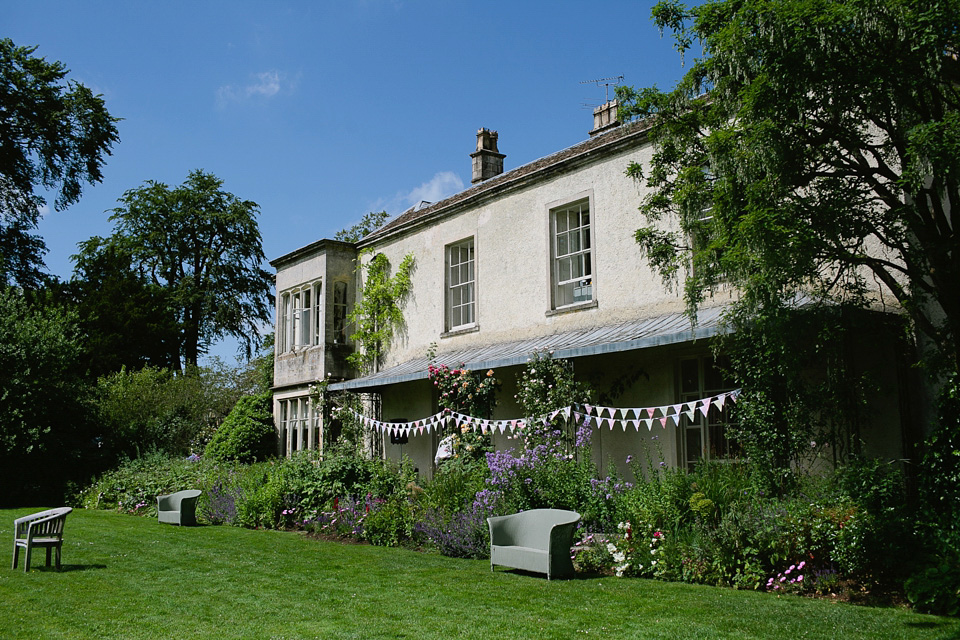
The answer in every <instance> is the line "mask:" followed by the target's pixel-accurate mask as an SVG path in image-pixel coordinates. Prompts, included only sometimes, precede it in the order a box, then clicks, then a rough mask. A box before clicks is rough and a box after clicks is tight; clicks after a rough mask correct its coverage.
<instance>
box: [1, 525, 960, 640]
mask: <svg viewBox="0 0 960 640" xmlns="http://www.w3.org/2000/svg"><path fill="white" fill-rule="evenodd" d="M36 510H39V509H34V510H24V509H17V510H5V511H0V538H2V539H5V540H8V541H9V540H10V538H11V537H12V523H13V520H14V518H17V517H19V516H21V515H26V514H27V513H31V512H32V511H36ZM8 552H10V553H12V544H11V545H10V547H9V548H8ZM6 558H7V560H6V562H7V565H6V568H0V638H50V639H54V638H277V639H281V638H364V639H368V638H418V639H419V638H427V639H428V638H491V637H496V638H564V639H568V638H575V637H583V636H593V637H605V638H771V637H781V638H800V637H810V638H841V637H842V638H844V639H847V638H960V620H957V619H949V618H938V617H936V616H927V615H920V614H916V613H912V612H910V611H907V610H903V609H881V608H871V607H858V606H853V605H847V604H842V603H836V602H829V601H821V600H812V599H806V598H799V597H792V596H785V597H779V598H778V597H776V596H775V595H772V594H766V593H754V592H743V591H733V590H730V589H717V588H710V587H702V586H695V585H687V584H674V583H665V582H657V581H652V580H637V579H616V578H608V577H602V578H597V577H591V578H581V579H573V580H553V581H550V582H547V581H546V580H545V579H543V578H542V577H539V576H533V575H528V574H523V573H520V572H514V571H509V570H504V569H501V568H498V569H497V571H496V572H494V573H491V572H490V566H489V563H488V562H487V561H483V560H457V559H451V558H446V557H443V556H440V555H437V554H433V553H419V552H416V551H408V550H401V549H387V548H381V547H371V546H366V545H345V544H339V543H334V542H324V541H317V540H312V539H308V538H306V537H304V536H302V535H298V534H293V533H285V532H277V531H251V530H246V529H238V528H233V527H211V526H207V527H196V528H179V527H173V526H167V525H160V524H158V523H157V522H156V521H155V520H153V519H149V518H138V517H134V516H127V515H121V514H117V513H112V512H105V511H85V510H74V512H73V513H72V514H71V515H70V516H69V517H68V518H67V526H66V535H65V537H64V547H63V565H64V566H63V571H62V572H60V573H56V572H55V571H54V570H52V569H51V570H47V569H46V568H45V567H44V566H43V564H44V554H43V553H42V552H41V553H39V554H37V555H35V557H34V564H33V568H32V569H31V571H30V572H29V573H27V574H24V573H23V570H22V565H21V567H20V568H19V569H18V570H17V571H12V570H11V569H10V568H9V567H10V564H9V563H10V561H11V556H10V555H8V556H6ZM21 558H22V556H21Z"/></svg>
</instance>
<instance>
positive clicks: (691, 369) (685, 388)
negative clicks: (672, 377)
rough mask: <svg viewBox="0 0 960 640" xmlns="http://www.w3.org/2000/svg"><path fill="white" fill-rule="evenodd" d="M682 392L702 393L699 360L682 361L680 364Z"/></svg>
mask: <svg viewBox="0 0 960 640" xmlns="http://www.w3.org/2000/svg"><path fill="white" fill-rule="evenodd" d="M680 392H681V393H692V394H694V395H698V394H699V393H700V373H699V367H698V366H697V360H682V361H681V362H680Z"/></svg>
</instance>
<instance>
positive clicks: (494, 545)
mask: <svg viewBox="0 0 960 640" xmlns="http://www.w3.org/2000/svg"><path fill="white" fill-rule="evenodd" d="M579 521H580V514H579V513H577V512H576V511H564V510H563V509H531V510H529V511H521V512H520V513H513V514H510V515H508V516H497V517H493V518H487V523H488V524H489V525H490V570H491V571H493V568H494V565H500V566H503V567H512V568H514V569H523V570H525V571H535V572H537V573H545V574H547V580H549V579H550V578H554V577H558V576H564V575H570V574H572V573H573V561H572V560H571V559H570V547H572V546H573V532H574V529H575V528H576V526H577V523H578V522H579Z"/></svg>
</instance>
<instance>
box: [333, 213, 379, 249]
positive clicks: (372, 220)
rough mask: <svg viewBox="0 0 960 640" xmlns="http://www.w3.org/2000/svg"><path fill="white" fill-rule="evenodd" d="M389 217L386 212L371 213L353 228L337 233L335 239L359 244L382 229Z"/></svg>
mask: <svg viewBox="0 0 960 640" xmlns="http://www.w3.org/2000/svg"><path fill="white" fill-rule="evenodd" d="M389 217H390V216H389V215H387V212H386V211H376V212H374V211H371V212H370V213H368V214H367V215H365V216H363V219H361V220H360V222H358V223H357V224H355V225H353V226H352V227H347V228H345V229H340V231H337V233H336V234H334V236H333V239H334V240H341V241H343V242H359V241H360V240H361V239H362V238H363V237H365V236H368V235H370V234H371V233H373V232H374V231H376V230H377V229H379V228H380V227H382V226H383V223H384V222H386V221H387V219H388V218H389Z"/></svg>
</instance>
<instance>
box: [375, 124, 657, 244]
mask: <svg viewBox="0 0 960 640" xmlns="http://www.w3.org/2000/svg"><path fill="white" fill-rule="evenodd" d="M649 131H650V123H649V122H647V121H639V122H633V123H628V124H624V125H621V126H619V127H614V128H613V129H610V130H609V131H606V132H604V133H601V134H598V135H596V136H594V137H592V138H589V139H587V140H584V141H583V142H580V143H577V144H575V145H573V146H572V147H567V148H566V149H563V150H562V151H558V152H556V153H552V154H550V155H548V156H545V157H543V158H540V159H539V160H534V161H533V162H530V163H527V164H525V165H522V166H520V167H517V168H516V169H511V170H510V171H506V172H504V173H501V174H500V175H497V176H494V177H492V178H489V179H487V180H484V181H483V182H480V183H478V184H476V185H474V186H472V187H470V188H469V189H465V190H463V191H461V192H460V193H456V194H454V195H452V196H450V197H449V198H445V199H443V200H440V201H439V202H436V203H433V204H430V205H428V206H425V207H421V208H419V209H418V208H417V207H411V208H410V209H407V210H406V211H404V212H403V213H401V214H400V215H398V216H397V217H396V218H394V219H392V220H390V221H389V222H387V223H386V224H385V225H383V226H382V227H380V228H379V229H377V230H376V231H374V232H372V233H370V234H369V235H367V236H366V237H364V238H363V239H362V240H360V242H359V243H357V244H358V246H359V247H361V248H362V247H366V246H369V245H371V244H375V243H376V242H378V241H380V240H383V239H384V238H387V237H390V236H392V235H397V234H401V233H404V232H405V231H408V230H409V229H411V228H415V227H418V226H420V225H421V224H425V223H427V222H429V221H431V220H433V219H435V218H438V217H442V216H443V215H445V214H447V213H450V212H452V211H455V210H457V209H459V208H462V207H466V206H471V205H475V204H477V203H479V202H483V201H484V200H486V199H488V198H491V197H494V196H499V195H502V194H504V193H508V192H510V191H512V190H514V189H517V188H521V187H523V186H525V185H526V184H528V183H529V182H530V181H531V180H535V179H537V178H542V177H546V176H549V175H551V174H553V173H555V172H558V171H568V170H569V169H570V167H571V166H576V165H578V164H586V163H589V162H593V161H595V160H597V159H599V158H602V157H603V156H605V155H607V154H610V153H616V152H618V151H620V150H621V149H623V148H625V147H630V146H635V145H637V144H639V143H642V142H643V141H645V140H646V137H647V134H648V132H649ZM418 206H419V205H418Z"/></svg>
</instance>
